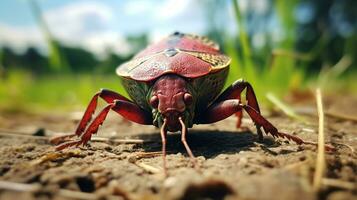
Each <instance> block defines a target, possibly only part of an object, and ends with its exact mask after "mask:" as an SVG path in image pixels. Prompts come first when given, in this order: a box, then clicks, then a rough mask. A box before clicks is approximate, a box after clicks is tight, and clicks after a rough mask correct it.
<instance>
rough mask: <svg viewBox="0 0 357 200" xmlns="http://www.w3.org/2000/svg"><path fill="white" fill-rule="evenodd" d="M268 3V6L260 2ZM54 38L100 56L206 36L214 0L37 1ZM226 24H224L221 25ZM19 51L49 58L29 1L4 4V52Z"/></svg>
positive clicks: (229, 17)
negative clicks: (174, 35)
mask: <svg viewBox="0 0 357 200" xmlns="http://www.w3.org/2000/svg"><path fill="white" fill-rule="evenodd" d="M260 1H265V0H260ZM37 2H38V4H39V6H40V7H41V9H42V11H43V16H44V18H45V20H46V22H47V24H48V25H49V28H50V30H51V32H52V33H53V35H54V36H55V37H56V38H57V39H59V40H60V41H61V42H63V43H65V44H67V45H72V46H80V47H83V48H86V49H88V50H89V51H92V52H94V53H96V54H98V55H103V54H105V52H106V50H107V49H111V50H113V51H114V52H116V53H118V54H125V53H128V52H130V45H129V44H128V43H127V41H126V40H125V37H126V36H128V35H139V34H142V33H148V35H149V39H150V40H152V41H155V40H158V39H159V38H161V37H163V36H165V35H167V34H170V33H171V32H173V31H176V30H179V31H182V32H190V33H197V34H204V33H205V31H206V30H207V26H208V23H209V22H208V21H207V19H206V17H207V9H206V7H205V5H206V4H204V3H207V2H211V3H212V2H213V1H212V0H205V1H203V0H179V1H177V0H165V1H164V0H135V1H134V0H120V1H118V0H37ZM230 2H231V1H229V0H227V1H224V2H223V4H222V7H221V8H218V9H224V12H220V13H222V14H221V15H223V16H220V18H221V19H224V20H223V21H222V20H221V23H225V25H226V26H225V27H227V32H235V31H236V27H235V22H234V17H233V12H232V10H231V7H230V6H229V4H230ZM219 23H220V22H219ZM2 45H7V46H11V47H13V48H14V49H15V50H17V51H20V52H21V51H23V50H25V49H26V48H27V47H28V46H36V47H37V48H39V49H40V50H41V51H42V52H46V49H47V47H46V43H45V41H44V38H43V35H42V33H41V31H40V29H39V28H38V25H37V23H36V21H35V18H34V16H33V14H32V11H31V8H30V4H29V2H28V1H27V0H1V1H0V46H2Z"/></svg>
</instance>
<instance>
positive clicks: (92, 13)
mask: <svg viewBox="0 0 357 200" xmlns="http://www.w3.org/2000/svg"><path fill="white" fill-rule="evenodd" d="M44 19H45V21H46V23H47V24H48V26H49V29H50V31H51V33H52V34H53V35H54V37H55V39H57V40H59V41H60V42H62V43H64V44H66V45H70V46H79V47H82V48H84V49H86V50H88V51H91V52H93V53H95V54H96V55H97V56H98V57H100V58H103V57H104V56H105V55H106V54H107V53H108V52H109V51H112V52H114V53H116V54H128V53H130V51H131V48H130V46H129V44H128V43H127V41H126V40H125V38H124V36H123V35H121V34H120V33H119V32H117V31H115V30H113V29H112V27H111V26H112V25H111V23H113V21H114V15H113V11H112V9H111V8H110V7H109V6H107V5H104V4H101V3H97V2H92V1H86V2H76V3H71V4H66V5H64V6H62V7H58V8H55V9H51V10H47V11H45V12H44ZM0 44H2V45H6V46H11V47H13V48H14V49H15V50H16V51H18V52H21V51H22V52H23V51H24V50H26V48H27V47H29V46H34V47H37V48H39V49H40V50H41V51H42V52H45V53H46V51H47V44H46V41H45V39H44V37H43V33H42V32H41V30H40V29H39V28H38V27H37V26H12V25H7V24H0Z"/></svg>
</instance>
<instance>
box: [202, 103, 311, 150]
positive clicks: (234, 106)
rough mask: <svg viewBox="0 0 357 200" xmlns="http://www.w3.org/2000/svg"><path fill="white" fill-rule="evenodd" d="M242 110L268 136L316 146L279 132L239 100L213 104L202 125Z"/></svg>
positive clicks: (203, 118)
mask: <svg viewBox="0 0 357 200" xmlns="http://www.w3.org/2000/svg"><path fill="white" fill-rule="evenodd" d="M242 109H244V110H245V111H246V112H247V113H248V114H249V116H250V117H251V119H252V120H253V122H254V123H255V124H256V125H257V126H259V127H263V129H264V131H265V133H266V134H270V135H272V136H273V137H280V138H286V139H288V140H292V141H294V142H296V143H297V144H313V145H316V143H313V142H308V141H304V140H303V139H301V138H299V137H297V136H293V135H290V134H287V133H283V132H279V131H278V129H277V128H276V127H275V126H274V125H273V124H271V123H270V122H269V121H268V120H267V119H265V118H264V117H263V116H262V115H261V114H260V113H259V112H258V111H257V110H255V109H254V108H253V107H252V106H250V105H243V104H241V102H239V100H233V99H230V100H225V101H222V102H217V103H215V104H213V105H212V106H210V107H209V108H208V110H207V111H206V112H205V115H204V117H202V118H201V120H202V121H201V123H213V122H217V121H220V120H223V119H225V118H227V117H229V116H231V115H233V114H234V113H236V112H237V111H239V110H242Z"/></svg>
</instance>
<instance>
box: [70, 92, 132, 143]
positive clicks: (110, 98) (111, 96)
mask: <svg viewBox="0 0 357 200" xmlns="http://www.w3.org/2000/svg"><path fill="white" fill-rule="evenodd" d="M98 97H101V98H102V99H104V100H105V101H106V102H107V103H109V104H110V103H113V102H114V100H124V101H130V100H129V99H127V98H125V97H124V96H122V95H120V94H118V93H116V92H114V91H110V90H107V89H101V90H100V91H99V92H97V93H96V94H95V95H94V96H93V97H92V100H91V101H90V102H89V104H88V107H87V109H86V111H85V112H84V115H83V117H82V119H81V121H80V122H79V124H78V126H77V129H76V132H75V134H76V135H77V136H80V135H81V134H82V133H83V131H84V130H85V129H86V126H87V124H88V123H89V122H90V121H91V118H92V115H93V114H94V112H95V109H96V107H97V103H98Z"/></svg>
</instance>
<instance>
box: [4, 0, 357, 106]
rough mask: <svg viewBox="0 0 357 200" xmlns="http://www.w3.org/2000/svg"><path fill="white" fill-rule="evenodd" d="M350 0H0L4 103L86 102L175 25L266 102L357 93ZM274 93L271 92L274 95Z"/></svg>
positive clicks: (355, 25) (356, 24) (114, 85)
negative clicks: (218, 54) (213, 49)
mask: <svg viewBox="0 0 357 200" xmlns="http://www.w3.org/2000/svg"><path fill="white" fill-rule="evenodd" d="M356 15H357V1H355V0H329V1H326V0H314V1H308V0H289V1H286V0H276V1H274V0H238V1H235V0H221V1H218V0H180V1H174V0H166V1H164V0H135V1H132V0H121V1H116V0H105V1H103V0H89V1H84V0H2V1H1V2H0V110H1V111H2V112H19V111H20V112H41V111H52V110H61V111H66V110H69V109H83V108H84V107H85V106H86V104H87V103H88V101H89V100H90V98H91V97H92V95H93V94H94V93H95V92H96V91H98V90H99V89H100V88H109V89H112V90H116V91H118V92H120V93H123V94H125V91H124V90H123V88H122V87H121V85H120V82H119V79H118V77H117V76H116V75H115V68H116V67H117V66H118V65H120V64H121V63H123V62H125V61H127V60H129V59H130V58H131V57H132V56H133V55H134V54H135V53H137V52H138V51H140V50H141V49H142V48H144V47H145V46H146V45H148V44H149V43H152V42H155V41H158V40H160V39H161V38H162V37H165V36H167V35H168V34H171V33H172V32H174V31H180V32H187V33H194V34H200V35H206V36H208V37H210V38H211V39H213V40H215V41H217V42H218V43H219V44H220V46H221V49H222V51H223V52H224V53H226V54H228V55H229V56H230V57H231V58H232V64H231V71H230V75H229V78H228V81H227V85H228V84H230V83H232V82H233V81H234V80H236V79H239V78H244V79H245V80H247V81H249V82H251V83H252V85H253V87H254V88H255V90H256V93H257V95H258V99H259V100H260V101H261V102H262V104H263V105H265V106H267V107H269V106H270V105H271V103H272V102H276V100H277V101H278V102H279V101H283V102H289V101H292V100H303V99H304V98H308V97H309V96H311V91H313V89H314V88H315V87H317V86H319V87H321V88H322V89H323V92H324V93H325V94H329V95H335V96H336V97H337V95H340V98H343V97H344V96H343V95H348V96H356V95H357V94H356V91H357V86H356V83H355V79H356V78H357V68H356V60H355V59H356V54H357V33H356V29H357V20H356V19H357V16H356ZM274 99H275V100H274Z"/></svg>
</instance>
